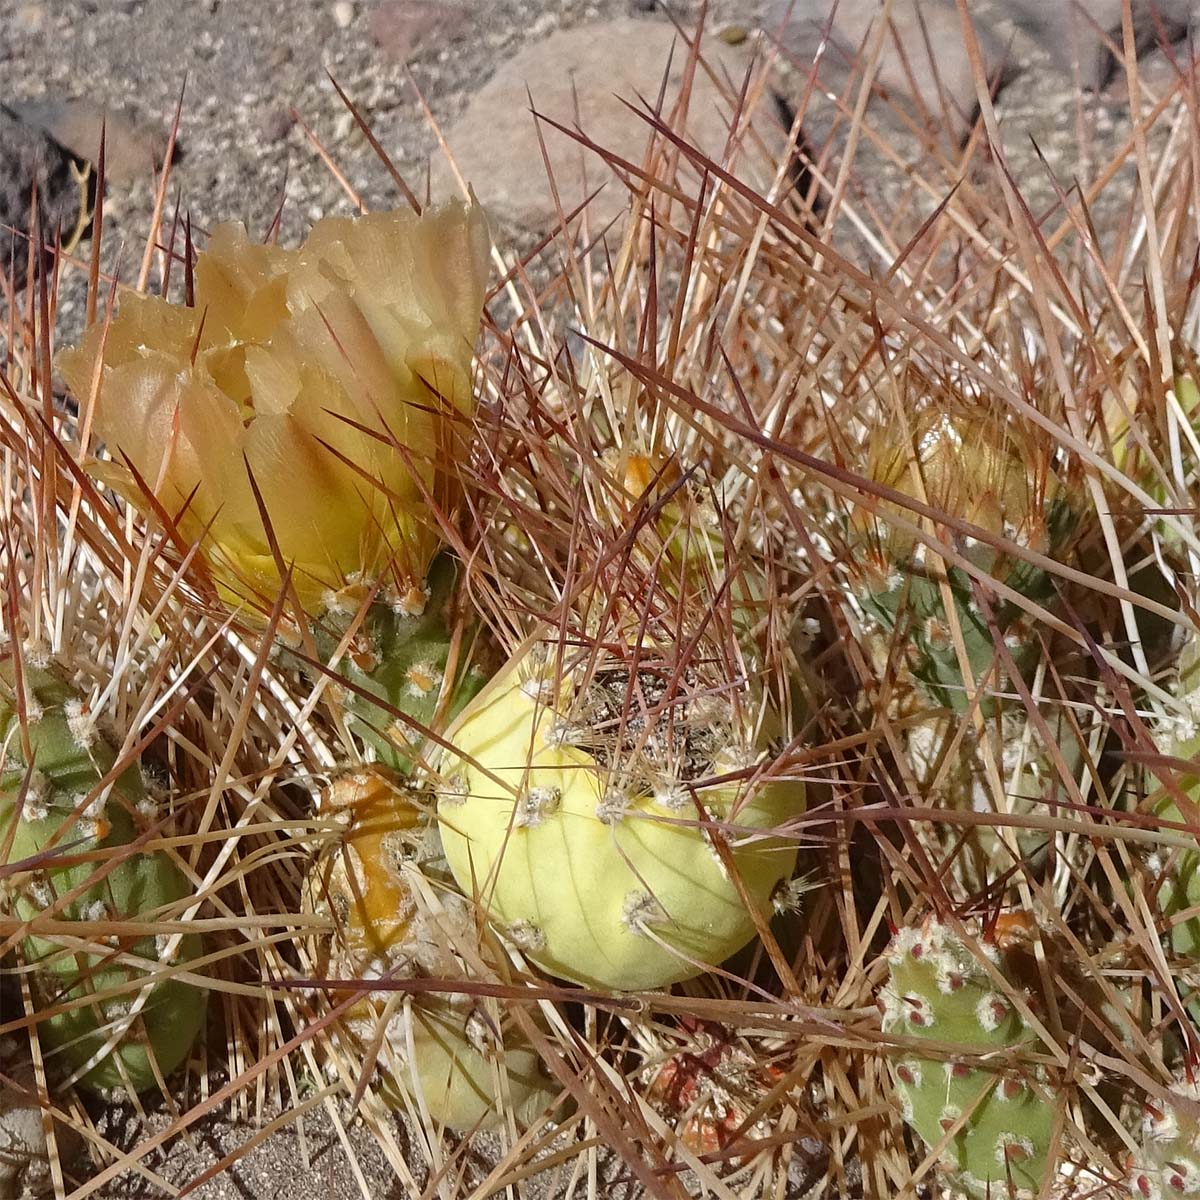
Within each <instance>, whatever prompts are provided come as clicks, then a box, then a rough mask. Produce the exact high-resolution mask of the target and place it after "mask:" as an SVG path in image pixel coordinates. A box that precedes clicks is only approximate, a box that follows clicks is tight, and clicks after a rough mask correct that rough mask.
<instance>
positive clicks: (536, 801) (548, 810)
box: [513, 786, 562, 829]
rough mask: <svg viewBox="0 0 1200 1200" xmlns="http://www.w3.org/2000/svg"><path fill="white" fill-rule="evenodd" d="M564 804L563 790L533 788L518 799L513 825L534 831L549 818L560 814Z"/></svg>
mask: <svg viewBox="0 0 1200 1200" xmlns="http://www.w3.org/2000/svg"><path fill="white" fill-rule="evenodd" d="M561 803H562V788H559V787H554V786H543V787H531V788H530V789H529V790H528V791H527V792H522V793H521V794H520V795H519V796H518V797H517V804H516V812H515V815H514V818H513V824H514V825H515V826H517V828H518V829H534V828H536V827H537V826H538V825H540V824H541V823H542V822H543V821H544V820H545V819H546V818H547V817H550V816H553V815H554V814H555V813H556V812H558V806H559V804H561Z"/></svg>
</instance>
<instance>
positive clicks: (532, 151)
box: [432, 18, 785, 231]
mask: <svg viewBox="0 0 1200 1200" xmlns="http://www.w3.org/2000/svg"><path fill="white" fill-rule="evenodd" d="M702 55H703V57H704V59H705V61H706V62H708V63H709V64H710V65H711V66H712V67H713V68H714V69H715V71H716V73H717V76H718V78H722V77H724V78H726V79H728V80H730V81H731V82H730V84H729V87H730V89H731V92H732V95H733V97H734V98H735V99H736V96H737V93H738V90H739V88H740V85H741V81H742V79H743V76H744V73H745V71H746V67H747V65H748V63H749V58H748V57H747V56H746V55H745V54H743V53H742V52H740V51H737V50H735V49H733V48H732V47H730V46H727V45H725V44H724V43H722V42H720V41H718V40H716V39H715V38H709V39H707V40H706V41H705V42H703V43H702ZM687 58H688V47H687V45H686V43H684V42H683V41H682V40H681V39H679V38H678V35H677V33H676V31H675V28H674V27H673V26H672V25H669V24H667V23H666V22H660V21H651V20H637V19H635V18H622V19H618V20H614V21H608V22H604V23H600V24H594V25H582V26H579V27H577V28H575V29H569V30H562V31H559V32H556V33H552V34H550V36H549V37H546V38H545V39H543V40H541V41H539V42H535V43H534V44H532V45H530V46H528V47H526V48H525V49H524V50H522V51H521V52H520V53H519V54H517V55H516V56H515V57H514V58H512V59H511V60H510V61H508V62H507V63H505V64H504V65H503V66H502V67H501V68H500V69H499V70H498V71H497V72H496V74H495V75H493V76H492V78H491V79H490V80H489V81H488V82H487V83H486V84H484V86H483V87H482V88H480V89H479V91H478V93H477V94H476V95H475V97H474V99H473V100H472V101H471V103H470V104H469V105H468V107H467V109H466V111H465V112H464V113H463V115H462V116H461V117H460V118H459V120H458V121H456V122H455V123H454V124H453V125H451V126H450V128H449V130H448V132H447V135H446V140H447V143H448V144H449V147H450V150H451V153H452V154H453V155H454V158H455V161H456V162H457V163H458V167H459V169H460V170H461V172H462V174H463V176H464V177H465V178H466V179H467V180H468V182H470V183H471V184H472V185H473V187H474V188H475V190H476V192H477V194H478V196H479V198H480V200H481V201H483V203H484V205H485V207H487V208H488V209H489V211H490V212H491V213H492V214H493V215H494V216H496V217H499V218H500V220H501V222H503V223H506V224H510V225H515V226H518V227H520V228H523V229H525V230H532V231H541V230H545V229H547V228H548V227H549V226H550V225H552V224H553V223H554V221H555V220H556V219H557V214H556V210H555V207H554V199H553V195H552V193H551V190H550V188H549V187H548V185H547V180H546V167H545V164H544V161H543V157H542V145H541V144H540V143H539V140H538V134H539V129H540V132H541V136H542V139H543V141H544V143H545V150H546V155H547V157H548V158H549V161H550V166H551V170H552V172H553V176H554V180H555V184H556V186H557V189H558V194H559V197H560V200H561V203H562V207H563V211H564V212H565V213H570V212H571V210H572V209H573V208H575V207H576V206H577V205H579V204H580V203H581V202H582V201H583V199H584V198H585V197H586V196H587V195H588V194H590V193H591V192H593V191H595V189H596V188H597V187H598V186H599V185H601V184H605V187H604V189H603V191H601V192H600V194H599V195H597V196H596V197H595V199H594V200H593V201H592V202H591V205H590V206H589V210H588V211H589V213H590V219H591V222H592V229H593V230H596V229H599V228H600V227H601V226H602V225H603V224H604V223H605V222H607V221H610V220H612V219H613V218H614V217H616V216H618V215H619V214H620V213H621V212H622V211H624V210H625V208H626V207H627V206H628V204H629V194H628V191H627V189H626V187H625V185H624V184H623V183H621V182H620V181H619V180H617V179H616V178H614V176H613V172H612V170H611V169H610V168H609V167H608V165H607V164H606V163H605V161H604V160H603V159H602V158H600V157H599V156H597V155H595V154H592V153H589V152H588V151H586V150H585V149H584V148H583V147H582V146H581V145H580V143H579V142H577V141H576V140H575V139H574V138H572V137H570V136H569V135H567V134H565V133H563V132H562V131H560V130H559V129H556V128H554V127H553V126H551V125H549V124H547V123H546V122H540V123H539V122H536V121H535V120H534V118H533V116H532V115H531V114H530V111H529V110H530V97H532V106H533V109H534V110H535V111H536V112H537V113H539V114H541V115H543V116H546V117H549V118H552V119H553V120H555V121H557V122H559V123H561V124H562V125H564V126H566V127H568V128H571V129H574V128H575V126H576V119H577V117H576V114H578V124H579V126H580V128H581V129H582V131H583V133H584V134H585V135H586V136H587V137H589V138H590V139H592V140H593V141H595V142H596V143H597V144H598V145H600V146H603V147H604V148H605V149H606V150H608V151H610V152H611V153H613V154H615V155H618V156H620V157H621V158H624V159H626V160H629V161H632V162H640V161H641V159H642V157H643V154H644V152H645V149H646V146H647V143H648V141H649V138H650V135H651V125H650V124H649V123H648V122H647V121H646V120H644V119H643V118H642V117H640V116H638V115H637V112H636V111H631V109H630V107H628V106H630V105H631V106H632V108H633V109H634V110H639V109H643V101H645V103H646V104H651V105H652V104H654V102H655V100H656V98H657V96H658V92H659V88H660V86H661V84H662V81H663V76H664V74H666V75H667V88H666V94H665V97H664V110H665V111H669V110H670V108H671V106H672V105H673V104H674V102H675V100H676V98H677V97H678V95H679V89H680V85H681V83H682V81H683V79H684V75H685V69H686V64H687ZM668 63H670V71H669V72H668V71H667V67H668ZM732 114H733V105H732V104H731V103H730V102H729V101H728V100H726V99H725V98H724V97H723V96H722V94H721V89H719V88H718V86H717V85H716V84H715V83H714V82H713V81H712V80H711V79H710V78H709V77H708V75H707V74H706V73H705V71H704V70H703V68H700V69H698V70H697V71H696V72H695V77H694V80H693V84H692V91H691V99H690V103H689V108H688V119H687V134H688V137H689V139H690V140H691V142H692V143H693V144H694V145H696V146H698V147H699V148H700V149H702V150H703V151H704V152H705V153H706V154H707V155H709V156H710V157H712V158H714V159H716V160H717V161H720V160H721V159H722V158H723V157H724V154H725V145H726V142H727V140H728V137H729V128H730V123H731V119H732ZM755 126H756V129H757V130H758V131H759V133H760V135H761V136H762V137H764V139H768V144H769V145H771V146H772V151H773V154H774V153H779V152H782V149H783V147H784V144H785V133H784V130H783V129H782V127H781V126H780V124H779V122H778V121H777V120H775V119H774V117H773V115H772V116H771V117H770V118H768V116H767V115H766V113H765V112H764V113H763V114H762V115H761V116H758V117H756V119H755ZM763 158H764V156H763V155H762V154H761V153H755V152H754V151H753V150H749V149H748V150H747V152H746V154H745V155H744V156H743V157H742V158H741V160H740V165H739V168H738V170H739V172H740V173H742V174H743V175H744V176H745V177H746V178H748V179H751V180H752V181H753V182H754V183H755V184H756V185H757V186H759V187H766V186H767V185H769V183H770V182H771V171H770V170H768V169H767V166H768V165H769V164H768V165H764V164H763ZM432 190H433V194H434V196H435V197H438V196H446V195H456V194H458V190H457V186H456V184H455V182H454V176H453V173H452V172H451V170H450V168H449V165H448V164H447V163H446V162H445V161H444V160H442V159H441V158H440V157H435V159H434V162H433V165H432Z"/></svg>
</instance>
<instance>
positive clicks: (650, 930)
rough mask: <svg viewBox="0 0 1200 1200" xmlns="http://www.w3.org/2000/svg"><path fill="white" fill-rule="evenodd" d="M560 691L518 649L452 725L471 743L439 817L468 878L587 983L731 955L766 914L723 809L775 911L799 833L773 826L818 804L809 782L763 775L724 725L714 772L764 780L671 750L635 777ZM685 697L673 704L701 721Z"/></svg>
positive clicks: (681, 718)
mask: <svg viewBox="0 0 1200 1200" xmlns="http://www.w3.org/2000/svg"><path fill="white" fill-rule="evenodd" d="M562 686H563V689H564V691H565V692H569V691H571V689H572V685H571V684H570V682H569V680H564V681H563V685H562ZM548 690H550V691H552V690H553V688H552V687H551V688H549V689H548V685H547V684H546V683H545V682H544V681H540V680H539V679H537V678H536V677H534V676H532V675H531V674H530V671H529V663H527V662H513V663H510V664H509V666H508V667H507V668H505V669H504V670H503V671H502V672H501V673H500V675H498V676H497V678H496V679H495V680H494V681H493V684H492V685H491V686H490V687H489V688H488V689H487V690H486V691H485V692H484V693H483V694H481V696H480V697H478V698H477V700H476V701H475V702H474V703H473V704H472V705H471V706H469V708H468V709H467V710H466V712H465V713H464V714H463V717H462V718H461V720H460V721H459V722H458V724H457V726H456V727H455V728H454V729H453V730H452V731H451V732H450V734H449V735H448V736H449V737H450V738H451V740H452V741H453V742H454V746H455V749H456V751H457V753H456V754H455V753H451V754H449V755H448V756H447V760H446V761H444V762H443V764H442V774H443V777H444V779H445V785H444V788H443V791H442V794H441V797H440V800H439V804H438V819H439V823H440V827H441V833H442V844H443V846H444V848H445V853H446V859H447V861H448V862H449V864H450V868H451V870H452V871H453V873H454V877H455V879H456V880H457V882H458V885H459V887H460V888H462V889H463V891H464V892H465V893H466V894H467V895H468V896H476V897H478V898H479V899H480V901H481V902H482V903H483V905H484V906H485V908H486V910H487V912H488V913H489V915H490V917H491V919H492V921H493V922H494V923H495V925H496V926H497V927H498V928H499V930H500V931H501V932H502V933H504V934H506V936H507V937H508V938H510V939H511V941H512V942H513V943H514V944H515V945H516V946H518V947H519V948H520V949H521V950H522V952H523V953H525V954H526V955H527V956H528V957H529V958H530V959H531V960H532V961H533V962H535V963H537V964H538V965H539V966H540V967H542V968H543V969H544V970H546V971H549V972H551V973H552V974H555V975H558V976H561V977H563V978H566V979H571V980H574V981H575V982H577V983H581V984H584V985H586V986H592V987H604V988H613V989H618V990H640V989H648V988H657V987H663V986H665V985H667V984H670V983H673V982H676V981H678V980H682V979H687V978H690V977H692V976H694V975H698V974H700V973H701V972H703V971H704V970H705V969H707V968H708V967H709V966H710V965H712V964H716V963H720V962H722V961H723V960H724V959H726V958H728V957H729V956H730V955H731V954H733V953H734V952H735V951H736V950H738V949H740V948H741V947H742V946H743V945H745V944H746V942H748V941H749V940H750V939H751V938H752V937H753V936H754V933H755V929H756V926H755V922H754V918H753V916H752V914H751V912H750V911H748V908H747V904H746V901H745V900H744V899H743V895H742V893H741V892H740V891H739V888H738V887H737V885H736V884H735V882H734V880H733V879H732V878H731V876H730V873H729V871H728V870H727V866H726V862H725V861H724V860H723V858H722V856H721V854H720V852H719V850H718V848H717V846H716V845H715V844H714V840H713V832H712V828H711V827H710V826H709V825H708V821H709V820H711V821H713V822H720V823H721V832H722V835H723V837H724V838H725V841H726V844H727V846H728V848H729V851H730V856H731V860H732V863H733V865H734V867H735V869H736V871H737V873H738V875H739V877H740V880H741V883H742V885H743V887H744V889H745V894H746V896H747V897H748V899H749V901H750V904H751V905H753V906H754V907H755V908H756V909H757V910H758V912H759V913H760V914H762V915H764V916H765V915H766V914H767V913H768V911H769V908H770V902H771V896H772V893H773V891H774V890H775V888H776V886H777V885H778V884H779V883H780V881H781V880H783V879H786V878H787V877H788V876H789V875H790V874H791V872H792V870H793V868H794V865H795V860H796V845H795V842H794V841H789V840H787V839H786V838H782V837H778V836H772V835H770V834H766V833H764V831H767V830H773V829H775V828H777V827H778V826H779V825H781V824H782V823H784V822H785V821H787V820H788V819H789V818H791V817H794V816H795V815H796V814H797V813H798V812H799V811H800V810H801V809H802V807H803V804H804V788H803V785H802V784H800V783H798V782H791V781H785V780H782V779H773V780H770V781H766V782H764V781H753V779H752V776H753V773H754V769H753V767H751V768H749V769H746V768H747V764H748V763H754V762H755V761H756V759H757V756H756V755H755V754H754V753H753V752H752V751H751V750H750V749H749V748H748V747H747V746H743V747H742V748H741V750H740V751H739V750H737V749H734V748H733V747H734V744H736V738H735V737H734V735H733V733H732V731H731V730H729V729H724V734H723V735H722V734H720V733H718V735H717V736H718V738H721V737H722V736H725V737H728V738H729V741H730V743H731V744H730V745H726V746H725V747H722V748H720V749H718V750H717V751H716V752H715V754H713V757H712V759H711V760H710V762H709V763H708V764H707V767H706V769H704V770H702V771H701V772H700V774H701V776H704V775H708V776H709V777H710V778H711V777H720V776H724V775H728V774H730V773H736V774H739V775H740V776H741V777H742V778H748V779H750V780H751V781H750V782H749V783H743V782H737V783H729V784H725V785H723V786H722V785H720V784H707V785H706V784H705V783H704V781H703V779H697V780H693V781H690V782H688V781H673V780H671V779H669V778H667V776H666V769H665V766H666V765H665V763H664V764H662V767H663V775H662V776H660V777H659V778H658V779H657V780H653V779H649V778H646V777H643V778H641V779H636V778H629V777H627V773H623V772H622V771H621V770H620V769H619V768H618V764H617V763H616V762H611V761H610V762H609V763H607V765H605V764H603V763H602V762H601V760H600V759H599V758H598V757H597V752H593V751H589V750H588V749H586V748H585V747H584V745H582V744H571V741H572V738H573V734H572V731H571V728H570V723H569V722H568V721H566V720H564V719H563V714H564V713H566V712H567V711H568V710H569V708H570V704H571V699H572V697H570V696H568V695H563V696H561V697H560V698H559V699H558V701H555V702H553V703H551V702H550V698H549V696H548V695H547V691H548ZM685 709H686V705H684V704H682V703H681V704H678V705H676V706H675V707H674V709H673V713H672V717H671V718H670V719H671V720H672V721H677V722H680V723H686V722H687V720H688V719H689V717H688V715H687V713H686V712H685V711H683V710H685ZM694 719H696V720H698V721H703V722H704V729H705V732H706V735H707V734H709V733H711V732H712V731H713V730H721V729H722V728H723V727H722V724H721V720H720V719H719V718H716V719H715V718H714V714H713V713H711V712H708V711H706V712H705V714H704V716H703V717H701V716H700V714H699V713H696V714H694ZM575 740H586V739H579V738H577V739H575ZM710 753H712V752H711V751H710ZM734 759H738V760H739V762H738V764H737V765H738V766H739V767H740V768H741V771H736V772H735V771H734V770H733V768H734V763H733V761H732V760H734ZM699 806H703V813H704V818H703V819H702V818H701V809H700V807H699Z"/></svg>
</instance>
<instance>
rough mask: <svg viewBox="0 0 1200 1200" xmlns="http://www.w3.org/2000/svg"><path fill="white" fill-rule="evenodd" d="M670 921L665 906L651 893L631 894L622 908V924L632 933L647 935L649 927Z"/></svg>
mask: <svg viewBox="0 0 1200 1200" xmlns="http://www.w3.org/2000/svg"><path fill="white" fill-rule="evenodd" d="M668 919H669V918H668V915H667V913H666V912H665V911H664V910H663V906H662V905H661V904H660V903H659V902H658V900H656V899H655V898H654V897H653V896H652V895H650V893H649V892H630V893H629V895H627V896H626V897H625V902H624V904H622V906H621V923H622V924H623V925H624V926H625V927H626V928H627V929H628V930H630V931H631V932H632V933H645V932H646V929H647V927H649V926H651V925H659V924H661V923H662V922H663V921H666V920H668Z"/></svg>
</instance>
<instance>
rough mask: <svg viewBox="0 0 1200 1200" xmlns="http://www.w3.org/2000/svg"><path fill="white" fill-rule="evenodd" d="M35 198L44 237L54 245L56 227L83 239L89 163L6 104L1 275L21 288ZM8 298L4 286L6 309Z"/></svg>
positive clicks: (1, 145) (1, 141) (0, 147)
mask: <svg viewBox="0 0 1200 1200" xmlns="http://www.w3.org/2000/svg"><path fill="white" fill-rule="evenodd" d="M35 196H36V211H37V216H38V220H39V221H40V225H41V229H42V237H43V241H45V242H49V243H53V241H54V239H55V233H56V231H60V232H61V234H62V237H63V238H64V239H65V240H68V241H74V240H77V239H78V237H79V236H80V235H81V234H82V233H83V231H84V229H85V227H86V225H87V221H88V213H89V211H90V207H89V199H90V195H89V178H88V174H87V164H86V162H85V161H84V160H83V159H82V158H80V157H79V156H78V155H75V154H72V153H71V151H70V150H68V149H67V148H66V147H65V146H63V145H62V144H61V143H59V142H57V141H56V140H55V139H54V138H52V137H49V136H48V135H47V134H46V133H45V131H44V130H42V129H39V128H38V127H37V126H36V125H30V124H28V123H27V122H25V121H23V120H21V119H20V117H19V116H18V115H17V114H16V113H15V112H14V111H13V110H12V109H11V108H9V107H8V106H7V105H4V104H0V274H3V275H5V276H6V277H8V278H9V279H10V280H11V282H12V284H13V286H14V287H15V288H17V289H20V288H22V287H24V286H25V277H26V269H27V265H28V261H29V257H28V256H29V242H28V236H27V235H28V232H29V230H31V229H32V228H33V224H34V220H33V218H34V210H35ZM3 299H4V294H3V291H2V290H0V307H2V301H3Z"/></svg>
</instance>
